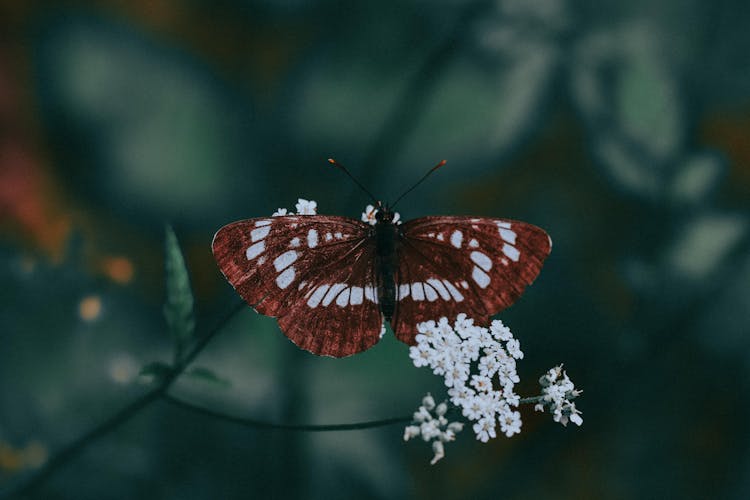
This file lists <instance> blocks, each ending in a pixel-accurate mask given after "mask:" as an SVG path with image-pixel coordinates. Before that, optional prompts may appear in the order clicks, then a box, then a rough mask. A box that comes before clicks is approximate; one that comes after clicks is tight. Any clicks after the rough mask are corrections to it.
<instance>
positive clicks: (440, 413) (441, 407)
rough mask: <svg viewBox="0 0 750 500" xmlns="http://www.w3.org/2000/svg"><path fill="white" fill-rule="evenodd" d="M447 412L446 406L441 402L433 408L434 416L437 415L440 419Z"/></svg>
mask: <svg viewBox="0 0 750 500" xmlns="http://www.w3.org/2000/svg"><path fill="white" fill-rule="evenodd" d="M447 412H448V405H447V404H446V403H445V401H443V402H442V403H440V404H439V405H437V407H436V408H435V415H437V416H438V417H440V418H443V416H444V415H445V414H446V413H447Z"/></svg>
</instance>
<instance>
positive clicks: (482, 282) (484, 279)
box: [471, 266, 490, 288]
mask: <svg viewBox="0 0 750 500" xmlns="http://www.w3.org/2000/svg"><path fill="white" fill-rule="evenodd" d="M471 278H472V279H473V280H474V281H476V282H477V285H479V287H480V288H487V287H488V286H489V284H490V276H489V275H488V274H487V273H485V272H484V271H482V270H481V269H479V268H478V267H477V266H474V269H473V270H472V271H471Z"/></svg>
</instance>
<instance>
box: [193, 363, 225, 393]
mask: <svg viewBox="0 0 750 500" xmlns="http://www.w3.org/2000/svg"><path fill="white" fill-rule="evenodd" d="M185 375H186V376H187V377H190V378H193V379H195V380H200V381H203V382H208V383H210V384H214V385H217V386H220V387H222V388H226V387H231V386H232V382H230V381H229V379H227V378H224V377H222V376H220V375H217V374H216V373H215V372H214V371H213V370H211V369H209V368H205V367H202V366H196V367H195V368H191V369H190V370H189V371H187V372H185Z"/></svg>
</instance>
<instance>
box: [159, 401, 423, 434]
mask: <svg viewBox="0 0 750 500" xmlns="http://www.w3.org/2000/svg"><path fill="white" fill-rule="evenodd" d="M161 397H162V400H163V401H165V402H167V403H169V404H170V405H173V406H176V407H178V408H182V409H185V410H189V411H192V412H194V413H198V414H201V415H204V416H207V417H212V418H215V419H218V420H222V421H224V422H231V423H233V424H238V425H241V426H243V427H252V428H257V429H279V430H287V431H300V432H331V431H353V430H361V429H372V428H375V427H384V426H386V425H392V424H400V423H405V422H411V419H412V417H411V416H408V417H393V418H386V419H382V420H370V421H366V422H355V423H350V424H323V425H310V424H299V425H297V424H279V423H275V422H269V421H266V420H258V419H254V418H245V417H237V416H234V415H227V414H225V413H221V412H218V411H216V410H211V409H209V408H205V407H203V406H198V405H196V404H193V403H190V402H187V401H184V400H182V399H179V398H176V397H174V396H172V395H170V394H167V393H164V394H162V395H161Z"/></svg>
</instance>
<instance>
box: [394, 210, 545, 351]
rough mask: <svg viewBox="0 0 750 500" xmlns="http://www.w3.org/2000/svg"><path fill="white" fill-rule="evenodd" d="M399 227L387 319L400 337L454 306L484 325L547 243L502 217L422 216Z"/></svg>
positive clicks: (532, 229)
mask: <svg viewBox="0 0 750 500" xmlns="http://www.w3.org/2000/svg"><path fill="white" fill-rule="evenodd" d="M401 233H402V239H401V245H400V248H399V256H398V261H399V268H398V272H397V277H396V281H397V285H398V287H399V290H398V296H397V302H396V312H395V314H394V318H393V319H394V331H395V333H396V336H397V337H398V338H399V340H402V341H403V342H406V343H408V344H412V343H413V342H414V336H415V335H416V325H417V324H418V323H421V322H423V321H427V320H429V319H433V320H434V319H437V318H440V317H443V316H448V317H455V316H456V315H457V314H458V313H460V312H462V313H466V314H467V315H468V316H469V317H472V318H474V320H475V321H476V322H477V323H480V324H486V323H487V322H488V320H489V317H490V316H491V315H493V314H496V313H497V312H499V311H501V310H503V309H505V308H506V307H508V306H510V305H511V304H512V303H513V302H515V301H516V299H518V297H520V296H521V294H522V293H523V291H524V288H525V287H526V286H527V285H529V284H531V283H532V282H533V281H534V279H535V278H536V276H537V275H538V274H539V271H540V270H541V267H542V263H543V262H544V259H545V258H546V257H547V255H548V254H549V252H550V249H551V240H550V238H549V236H548V235H547V233H545V232H544V231H543V230H542V229H540V228H538V227H536V226H534V225H532V224H528V223H525V222H520V221H512V220H507V219H491V218H485V217H449V216H432V217H422V218H420V219H415V220H411V221H408V222H406V223H404V224H403V226H402V230H401Z"/></svg>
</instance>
